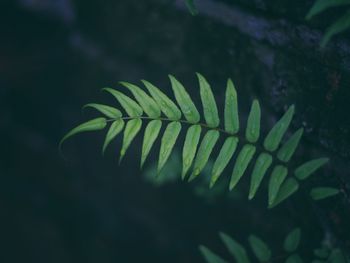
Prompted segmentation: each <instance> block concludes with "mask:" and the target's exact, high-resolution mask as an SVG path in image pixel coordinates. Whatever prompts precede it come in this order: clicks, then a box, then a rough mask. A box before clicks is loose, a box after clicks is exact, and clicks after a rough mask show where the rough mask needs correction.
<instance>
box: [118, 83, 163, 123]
mask: <svg viewBox="0 0 350 263" xmlns="http://www.w3.org/2000/svg"><path fill="white" fill-rule="evenodd" d="M119 83H120V84H121V85H123V86H124V87H126V88H127V89H129V90H130V92H131V93H132V95H134V97H135V99H136V101H137V102H138V103H139V104H140V106H141V107H142V109H143V111H144V112H145V113H146V114H147V115H148V116H149V117H152V118H159V117H160V108H159V106H158V104H157V103H156V102H155V101H154V100H153V99H152V98H151V97H150V96H149V95H148V94H147V93H146V92H144V91H143V90H142V89H140V88H139V87H138V86H136V85H134V84H131V83H128V82H125V81H121V82H119Z"/></svg>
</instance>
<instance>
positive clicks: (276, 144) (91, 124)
mask: <svg viewBox="0 0 350 263" xmlns="http://www.w3.org/2000/svg"><path fill="white" fill-rule="evenodd" d="M197 78H198V82H199V89H200V98H201V102H202V108H203V117H201V114H200V113H199V111H198V109H197V107H196V105H195V103H194V102H193V100H192V99H191V97H190V95H189V94H188V92H187V91H186V89H185V88H184V86H183V85H182V84H181V82H180V81H178V80H177V79H176V78H175V77H174V76H172V75H169V79H170V83H171V87H172V90H173V93H174V97H175V101H173V100H172V99H171V98H169V97H168V96H167V95H166V94H164V93H163V92H162V91H161V90H160V89H159V88H157V87H156V86H155V85H153V84H151V83H150V82H148V81H146V80H142V83H143V84H144V86H145V88H146V90H144V89H141V88H140V87H139V86H137V85H135V84H131V83H129V82H120V85H122V86H123V87H124V88H126V89H127V90H128V91H130V93H131V94H132V96H133V97H134V99H132V98H130V97H129V95H127V94H124V93H123V92H122V91H120V90H115V89H112V88H104V89H103V90H105V91H107V92H108V93H110V94H111V95H112V96H113V97H114V98H116V100H117V101H118V102H119V104H120V106H121V108H122V110H123V111H124V113H122V112H121V111H120V110H119V109H117V108H114V107H111V106H108V105H103V104H97V103H90V104H87V105H86V106H85V108H86V107H89V108H94V109H95V110H97V111H98V112H100V113H101V114H103V115H104V116H105V117H100V118H96V119H94V120H91V121H88V122H86V123H83V124H81V125H79V126H78V127H76V128H74V129H72V130H71V131H70V132H69V133H68V134H67V135H66V136H65V137H64V138H63V139H62V141H61V144H62V142H63V141H65V140H66V139H68V138H70V137H71V136H73V135H75V134H78V133H81V132H87V131H97V130H102V129H104V128H105V127H106V126H107V125H108V124H109V123H111V125H110V126H109V130H108V132H107V134H106V137H105V141H104V144H103V148H102V151H103V152H105V150H106V148H107V146H108V145H109V144H110V143H111V142H112V141H113V139H115V138H116V136H117V135H118V134H120V133H122V132H123V143H122V148H121V151H120V159H119V160H120V161H121V160H122V159H123V157H124V156H125V153H126V152H127V150H128V148H129V147H130V145H131V143H132V142H133V140H134V139H135V137H136V136H137V135H138V134H139V133H140V131H141V128H142V125H143V124H146V125H145V126H146V127H145V131H144V136H143V143H142V155H141V162H140V166H141V167H143V165H144V163H145V161H146V159H147V157H148V155H149V153H150V152H151V150H152V147H153V145H154V144H155V141H156V140H157V139H158V138H159V137H160V136H161V128H162V127H163V126H164V127H165V130H164V133H163V134H162V136H161V137H162V138H161V144H160V151H159V158H158V166H157V167H158V168H157V170H158V174H159V172H160V171H161V170H162V168H163V167H164V165H165V164H166V162H167V161H168V158H169V156H170V154H171V153H172V151H173V149H174V146H175V144H176V143H177V141H178V138H179V137H180V133H181V131H182V129H183V128H184V127H185V126H186V127H188V129H187V132H186V136H185V141H184V144H183V148H182V172H181V177H182V178H183V179H185V178H186V175H187V174H188V173H190V176H189V179H188V181H192V180H194V179H195V178H197V177H198V176H199V175H200V173H201V171H202V170H203V168H204V167H205V166H206V164H207V163H208V161H209V159H213V160H215V162H214V165H213V168H212V172H211V180H210V187H213V186H214V185H215V183H216V182H217V180H218V179H219V178H220V176H221V175H222V174H223V173H224V172H225V170H227V167H228V165H229V164H230V163H233V160H234V159H235V161H234V163H233V170H232V173H231V178H230V183H229V189H230V190H232V189H233V188H235V186H236V185H237V184H238V183H239V181H240V179H241V178H242V176H243V175H244V174H245V173H246V171H247V170H248V168H249V166H252V167H253V171H252V175H251V182H250V190H249V199H253V198H254V197H255V195H256V193H257V191H258V189H259V187H260V185H261V184H262V181H263V179H264V177H265V176H266V174H268V173H270V179H269V184H268V205H269V207H274V206H276V205H277V204H278V203H280V202H282V201H283V200H285V199H286V198H288V197H289V196H290V195H292V194H293V193H294V192H296V191H297V190H298V188H299V183H298V181H297V180H295V179H294V177H295V178H297V179H298V180H304V179H306V178H308V177H309V176H310V175H311V174H312V173H314V172H315V171H316V170H317V169H318V168H320V167H321V166H322V165H324V164H325V163H326V162H328V159H327V158H319V159H315V160H312V161H309V162H306V163H304V164H302V165H300V166H299V167H298V168H297V169H296V170H295V171H294V173H291V172H290V170H291V167H289V166H288V164H289V162H290V159H291V158H292V156H293V154H294V152H295V150H296V148H297V146H298V144H299V142H300V139H301V136H302V134H303V129H299V130H297V131H296V132H295V133H294V134H293V135H292V136H291V137H290V138H289V139H287V140H286V142H285V143H283V144H281V141H282V139H283V137H284V136H285V133H286V131H287V129H288V127H289V125H290V123H291V121H292V117H293V115H294V105H292V106H291V107H289V109H288V110H287V111H286V112H285V114H284V115H283V116H282V118H281V119H280V120H279V121H277V122H276V124H275V125H274V126H273V128H272V129H271V130H270V131H269V132H268V134H267V135H266V136H265V139H264V141H263V144H262V145H260V144H259V142H258V141H259V138H260V137H262V135H261V132H260V127H261V109H260V104H259V101H258V100H254V101H253V103H252V105H251V109H250V112H249V116H248V120H247V125H246V129H245V131H243V132H240V127H241V126H242V125H241V124H240V123H239V113H238V99H237V91H236V89H235V86H234V84H233V82H232V80H230V79H229V80H228V81H227V86H226V92H225V95H226V97H225V105H224V109H223V113H224V114H223V115H224V121H223V122H221V121H220V118H219V110H218V107H217V104H216V101H215V98H214V94H213V91H212V89H211V87H210V84H209V83H208V81H207V80H206V79H205V78H204V76H202V75H201V74H199V73H197ZM182 116H183V118H181V117H182ZM200 119H203V120H204V121H205V122H200ZM220 123H221V124H222V125H223V127H222V128H221V127H220ZM203 133H204V136H203V137H201V135H202V134H203ZM242 133H244V134H242ZM220 138H222V139H223V140H222V141H223V143H222V144H221V140H220ZM215 148H217V149H218V150H219V151H218V155H217V156H216V157H215V156H213V153H214V152H215V151H214V150H215ZM197 149H198V150H197ZM237 149H240V150H239V151H237V154H236V150H237ZM235 155H237V158H235ZM255 156H256V157H255ZM288 174H289V176H288ZM293 175H294V177H293Z"/></svg>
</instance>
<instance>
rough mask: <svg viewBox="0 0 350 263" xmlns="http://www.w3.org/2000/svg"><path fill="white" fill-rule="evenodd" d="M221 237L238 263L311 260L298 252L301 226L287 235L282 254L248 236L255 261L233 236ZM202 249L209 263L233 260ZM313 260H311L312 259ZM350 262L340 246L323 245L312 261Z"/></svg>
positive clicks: (317, 249) (222, 234) (259, 240)
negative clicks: (275, 252) (305, 258)
mask: <svg viewBox="0 0 350 263" xmlns="http://www.w3.org/2000/svg"><path fill="white" fill-rule="evenodd" d="M220 239H221V241H222V242H223V243H224V245H225V247H226V248H227V250H228V251H229V253H230V254H231V257H233V258H234V260H235V262H237V263H250V262H255V260H258V262H282V261H283V262H286V263H302V262H309V261H305V260H303V257H302V256H301V255H300V254H299V253H298V248H299V244H300V241H301V239H302V235H301V230H300V228H295V229H293V230H292V231H291V232H290V233H288V235H287V236H286V237H285V239H284V241H283V243H281V245H282V246H283V250H282V252H281V254H280V255H275V254H274V253H272V251H271V249H270V247H269V245H268V244H266V243H265V242H264V241H263V240H262V239H261V238H259V237H257V236H255V235H250V236H249V237H248V244H249V247H250V250H251V252H252V255H253V256H254V261H252V260H251V259H252V257H250V256H248V255H249V254H248V252H247V250H246V249H245V248H244V246H242V245H241V244H240V243H239V242H237V241H236V240H234V239H233V238H232V237H230V236H229V235H227V234H225V233H220ZM200 251H201V252H202V254H203V256H204V258H205V259H206V260H207V262H208V263H225V262H231V261H226V260H224V259H222V258H221V257H220V256H218V255H216V254H215V253H214V252H212V251H211V250H210V249H208V248H207V247H205V246H200ZM310 262H311V261H310ZM322 262H324V263H325V262H328V263H348V262H350V260H349V259H348V258H347V256H346V253H345V252H344V251H342V250H341V249H339V248H333V249H331V250H330V249H328V248H327V247H325V246H323V247H321V248H315V249H314V250H313V259H312V263H322Z"/></svg>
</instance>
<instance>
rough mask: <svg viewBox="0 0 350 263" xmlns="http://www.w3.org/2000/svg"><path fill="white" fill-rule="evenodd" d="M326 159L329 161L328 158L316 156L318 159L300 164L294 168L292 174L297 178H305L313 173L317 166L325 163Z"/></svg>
mask: <svg viewBox="0 0 350 263" xmlns="http://www.w3.org/2000/svg"><path fill="white" fill-rule="evenodd" d="M328 161H329V159H328V158H318V159H314V160H311V161H308V162H306V163H304V164H302V165H300V166H299V167H298V168H297V169H295V171H294V175H295V177H297V178H298V179H299V180H305V179H307V178H308V177H309V176H310V175H311V174H313V173H314V172H315V171H316V170H317V169H318V168H320V167H321V166H323V165H324V164H326V163H327V162H328Z"/></svg>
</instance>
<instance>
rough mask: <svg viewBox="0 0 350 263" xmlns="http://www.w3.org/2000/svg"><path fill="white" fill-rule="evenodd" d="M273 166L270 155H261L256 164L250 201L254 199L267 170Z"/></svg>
mask: <svg viewBox="0 0 350 263" xmlns="http://www.w3.org/2000/svg"><path fill="white" fill-rule="evenodd" d="M271 164H272V156H271V155H270V154H268V153H261V154H260V155H259V157H258V159H257V160H256V162H255V166H254V169H253V172H252V178H251V182H250V190H249V196H248V198H249V200H251V199H253V198H254V196H255V194H256V192H257V191H258V189H259V186H260V184H261V181H262V179H263V178H264V176H265V174H266V171H267V169H269V167H270V166H271Z"/></svg>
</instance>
